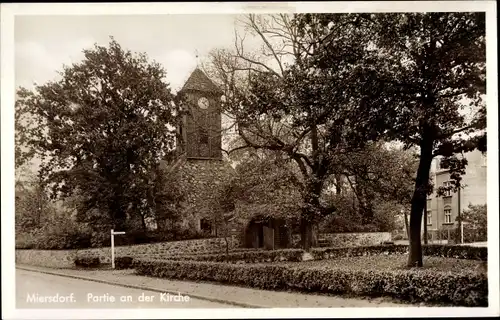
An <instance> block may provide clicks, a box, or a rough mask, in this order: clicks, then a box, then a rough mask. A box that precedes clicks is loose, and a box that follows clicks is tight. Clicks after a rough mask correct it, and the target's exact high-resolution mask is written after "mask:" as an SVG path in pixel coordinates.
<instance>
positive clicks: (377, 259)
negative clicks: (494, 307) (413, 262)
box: [134, 255, 488, 306]
mask: <svg viewBox="0 0 500 320" xmlns="http://www.w3.org/2000/svg"><path fill="white" fill-rule="evenodd" d="M405 263H406V258H405V256H403V255H399V256H397V255H394V256H372V257H350V258H341V259H337V260H323V261H310V262H298V263H289V262H275V263H257V264H253V263H252V264H229V263H223V262H207V261H174V260H153V259H144V260H136V261H135V262H134V267H135V269H136V272H137V273H138V274H140V275H147V276H154V277H161V278H169V279H179V280H190V281H214V282H219V283H225V284H233V285H241V286H247V287H255V288H260V289H271V290H296V291H301V292H310V293H327V294H347V295H351V296H352V295H355V296H388V297H393V298H396V299H399V300H402V301H408V302H412V303H414V302H428V303H441V304H452V305H461V306H487V304H488V303H487V299H488V279H487V274H486V272H485V271H483V270H482V269H481V268H482V267H481V266H482V265H484V264H485V263H484V262H480V261H471V260H459V259H454V258H439V257H429V258H426V259H425V260H424V263H425V264H426V266H425V267H424V268H421V269H415V268H414V269H407V268H406V267H405Z"/></svg>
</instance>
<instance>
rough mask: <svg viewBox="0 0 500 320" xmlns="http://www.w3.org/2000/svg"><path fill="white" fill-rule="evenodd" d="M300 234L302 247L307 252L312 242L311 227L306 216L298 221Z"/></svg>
mask: <svg viewBox="0 0 500 320" xmlns="http://www.w3.org/2000/svg"><path fill="white" fill-rule="evenodd" d="M300 236H301V241H302V248H303V249H304V250H305V251H307V252H309V251H311V247H312V244H313V228H312V223H311V221H309V219H307V218H304V217H303V218H302V219H301V221H300Z"/></svg>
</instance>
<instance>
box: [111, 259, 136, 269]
mask: <svg viewBox="0 0 500 320" xmlns="http://www.w3.org/2000/svg"><path fill="white" fill-rule="evenodd" d="M133 262H134V258H132V257H117V258H115V269H131V268H132V266H133Z"/></svg>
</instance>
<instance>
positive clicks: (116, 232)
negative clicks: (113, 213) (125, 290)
mask: <svg viewBox="0 0 500 320" xmlns="http://www.w3.org/2000/svg"><path fill="white" fill-rule="evenodd" d="M117 234H125V232H124V231H114V230H113V229H111V267H112V268H113V269H114V268H115V235H117Z"/></svg>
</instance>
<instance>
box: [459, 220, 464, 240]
mask: <svg viewBox="0 0 500 320" xmlns="http://www.w3.org/2000/svg"><path fill="white" fill-rule="evenodd" d="M460 243H464V224H463V223H460Z"/></svg>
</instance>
